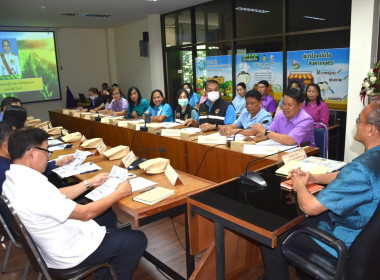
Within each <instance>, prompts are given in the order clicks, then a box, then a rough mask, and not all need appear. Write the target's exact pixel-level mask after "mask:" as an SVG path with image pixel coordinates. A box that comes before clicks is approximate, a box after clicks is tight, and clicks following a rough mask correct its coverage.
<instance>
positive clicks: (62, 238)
mask: <svg viewBox="0 0 380 280" xmlns="http://www.w3.org/2000/svg"><path fill="white" fill-rule="evenodd" d="M47 139H48V134H47V133H46V132H45V131H43V130H41V129H38V128H34V127H25V128H20V129H18V130H16V131H15V132H14V133H13V134H12V135H11V136H10V137H9V140H8V151H9V154H10V156H11V158H12V160H13V164H12V165H11V167H10V170H9V171H7V172H6V180H5V182H4V185H3V193H4V194H5V195H6V196H7V197H8V199H9V200H10V202H11V204H12V206H13V208H14V209H15V211H16V212H17V214H18V216H19V217H20V219H21V221H22V222H23V224H24V225H25V227H26V229H27V230H28V232H29V233H30V235H31V236H32V238H33V240H34V241H35V242H36V244H37V246H38V248H39V251H40V253H41V255H42V257H43V258H44V260H45V262H46V263H47V265H48V267H49V268H55V269H67V268H73V267H83V266H89V265H93V264H98V263H102V262H105V261H108V262H109V264H110V265H112V266H113V267H114V269H115V271H116V273H117V275H118V278H119V279H131V278H132V274H133V272H134V270H135V268H136V266H137V264H138V262H139V260H140V258H141V256H142V254H143V253H144V251H145V249H146V245H147V240H146V237H145V235H144V233H142V232H140V231H132V230H128V231H124V230H119V231H117V230H107V232H106V229H105V227H101V226H99V225H98V224H97V223H96V222H95V221H94V220H93V218H94V217H96V216H98V215H100V214H101V213H103V212H104V211H106V210H107V209H109V208H110V207H111V206H112V205H113V204H114V203H115V202H117V201H118V200H120V199H121V198H123V197H125V196H128V195H130V194H131V185H130V184H129V182H128V181H126V182H124V183H121V184H119V186H118V188H117V189H116V191H115V192H113V193H112V194H110V195H109V196H107V197H106V198H104V199H101V200H99V201H95V202H91V203H89V204H86V205H80V204H77V203H75V202H74V201H73V200H72V199H74V198H76V197H77V196H78V195H80V194H81V193H83V192H84V191H85V190H86V189H87V188H88V186H87V185H88V183H87V182H86V181H84V182H83V184H78V185H75V186H69V187H64V188H60V189H57V188H56V187H55V186H54V185H53V184H51V183H50V182H48V180H47V178H46V177H45V176H44V175H42V174H41V172H43V171H44V170H45V168H46V165H47V161H48V158H49V156H50V152H49V151H48V150H47V148H48V141H47ZM20 174H22V176H20ZM106 177H107V176H104V177H100V178H99V180H98V181H97V182H93V184H94V185H95V186H96V185H100V184H102V183H103V182H104V181H105V180H106ZM101 273H104V275H98V276H99V277H100V279H108V278H110V276H111V275H110V273H109V272H108V271H105V270H104V271H101Z"/></svg>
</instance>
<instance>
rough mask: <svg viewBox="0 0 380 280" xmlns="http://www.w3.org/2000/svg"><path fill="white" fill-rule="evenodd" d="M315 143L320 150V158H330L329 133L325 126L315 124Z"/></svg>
mask: <svg viewBox="0 0 380 280" xmlns="http://www.w3.org/2000/svg"><path fill="white" fill-rule="evenodd" d="M314 141H315V146H317V148H319V150H320V152H319V155H320V157H323V158H328V150H329V148H328V145H329V131H328V128H327V126H326V125H325V124H323V123H314Z"/></svg>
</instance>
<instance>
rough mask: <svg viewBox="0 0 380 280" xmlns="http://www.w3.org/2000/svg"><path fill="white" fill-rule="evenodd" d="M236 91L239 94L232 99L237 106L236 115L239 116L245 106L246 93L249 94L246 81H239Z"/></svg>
mask: <svg viewBox="0 0 380 280" xmlns="http://www.w3.org/2000/svg"><path fill="white" fill-rule="evenodd" d="M236 92H237V94H236V96H235V98H234V100H232V104H233V105H234V107H235V111H236V116H238V117H239V116H240V114H241V112H243V110H244V108H245V95H246V94H247V86H246V85H245V83H238V84H237V86H236Z"/></svg>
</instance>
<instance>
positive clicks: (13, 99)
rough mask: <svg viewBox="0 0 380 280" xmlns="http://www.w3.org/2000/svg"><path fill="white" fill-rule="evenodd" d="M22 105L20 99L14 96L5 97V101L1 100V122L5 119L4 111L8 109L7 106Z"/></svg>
mask: <svg viewBox="0 0 380 280" xmlns="http://www.w3.org/2000/svg"><path fill="white" fill-rule="evenodd" d="M11 105H13V106H21V102H20V99H18V98H16V97H12V96H8V97H5V98H4V99H3V101H1V112H0V122H2V121H3V117H4V112H5V110H6V109H7V106H11Z"/></svg>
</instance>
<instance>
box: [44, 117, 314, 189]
mask: <svg viewBox="0 0 380 280" xmlns="http://www.w3.org/2000/svg"><path fill="white" fill-rule="evenodd" d="M49 116H50V121H51V123H52V124H53V126H63V127H64V128H66V129H68V130H70V131H72V132H76V131H79V132H81V133H82V134H83V135H85V136H86V138H87V139H91V138H96V137H100V138H103V140H104V143H105V144H106V145H108V146H117V145H126V146H129V147H130V148H131V149H132V150H133V151H134V153H135V154H136V155H139V154H141V156H142V157H146V158H155V157H159V156H160V157H165V158H168V159H170V164H171V165H172V166H173V168H174V169H176V170H180V171H183V172H186V173H189V174H193V175H195V174H196V172H197V170H198V169H199V172H198V173H197V174H196V175H197V176H198V177H201V178H204V179H207V180H210V181H213V182H218V183H220V182H223V181H226V180H228V179H231V178H234V177H236V176H238V175H239V174H242V173H243V172H244V169H245V166H246V165H247V163H248V162H250V161H251V160H254V159H258V158H260V157H261V156H259V155H248V154H243V153H240V152H236V151H233V150H231V149H230V148H229V147H227V145H218V146H215V145H210V144H198V143H197V142H196V141H184V140H181V139H180V138H179V137H165V136H161V135H157V134H152V133H148V132H141V131H136V130H133V129H129V128H125V127H119V126H117V125H112V124H106V123H101V122H96V121H91V120H86V119H82V118H78V117H73V116H69V115H64V114H62V113H61V112H60V111H49ZM213 146H215V147H213ZM160 148H166V152H159V149H160ZM153 149H154V150H153ZM206 152H207V155H206V156H205V157H204V160H203V162H202V158H203V156H204V155H205V154H206ZM306 153H307V154H308V155H309V156H310V155H318V153H319V149H318V148H314V147H308V148H306ZM280 158H281V157H280V155H276V156H271V157H268V158H265V159H261V160H258V161H256V162H254V163H253V164H252V165H251V166H250V168H249V170H255V171H260V170H263V169H267V168H268V167H274V166H276V165H277V164H278V162H279V161H280ZM199 167H200V168H199Z"/></svg>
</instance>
